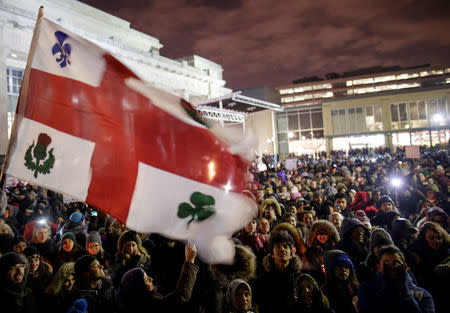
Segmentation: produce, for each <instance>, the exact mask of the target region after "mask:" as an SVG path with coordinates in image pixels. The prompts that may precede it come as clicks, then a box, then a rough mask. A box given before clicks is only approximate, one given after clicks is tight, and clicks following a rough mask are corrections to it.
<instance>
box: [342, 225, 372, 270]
mask: <svg viewBox="0 0 450 313" xmlns="http://www.w3.org/2000/svg"><path fill="white" fill-rule="evenodd" d="M358 226H361V227H362V228H363V230H364V240H363V242H362V244H360V245H358V244H355V243H354V242H353V238H352V231H353V229H355V228H356V227H358ZM340 236H341V241H340V242H339V243H338V244H337V245H336V249H340V250H342V251H344V252H345V253H347V254H348V256H349V257H350V259H351V260H352V262H353V264H354V265H355V266H357V265H358V264H359V263H361V262H363V261H364V260H365V259H366V258H367V255H368V254H369V238H370V232H369V229H368V228H367V227H366V226H365V225H364V224H363V223H362V222H361V221H360V220H358V219H356V218H344V220H343V221H342V226H341V231H340Z"/></svg>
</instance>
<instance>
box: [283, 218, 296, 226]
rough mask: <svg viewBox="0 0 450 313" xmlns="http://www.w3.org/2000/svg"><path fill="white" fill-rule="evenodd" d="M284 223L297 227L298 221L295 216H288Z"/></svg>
mask: <svg viewBox="0 0 450 313" xmlns="http://www.w3.org/2000/svg"><path fill="white" fill-rule="evenodd" d="M284 222H286V223H289V224H291V225H292V226H297V219H296V218H295V217H294V216H288V217H286V218H285V219H284Z"/></svg>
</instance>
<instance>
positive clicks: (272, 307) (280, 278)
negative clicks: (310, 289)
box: [254, 223, 302, 313]
mask: <svg viewBox="0 0 450 313" xmlns="http://www.w3.org/2000/svg"><path fill="white" fill-rule="evenodd" d="M299 241H301V237H300V233H299V232H298V230H297V229H296V228H295V227H294V226H292V225H291V224H288V223H281V224H279V225H278V226H277V227H276V228H274V229H273V230H272V233H271V235H270V239H269V245H270V254H268V255H267V256H266V257H265V258H264V260H263V272H262V273H261V274H260V275H259V277H258V279H257V280H256V282H255V285H254V290H255V302H256V303H257V305H258V307H259V309H260V312H263V313H266V312H288V311H289V310H291V309H292V307H293V305H294V303H295V296H296V288H297V287H296V285H295V282H296V278H297V277H298V276H299V275H300V271H301V269H302V262H301V260H300V258H299V257H298V256H297V255H296V251H297V249H298V247H297V246H298V245H297V246H296V243H297V242H299ZM274 299H276V301H274Z"/></svg>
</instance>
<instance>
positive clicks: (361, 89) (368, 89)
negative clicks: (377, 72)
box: [354, 87, 375, 94]
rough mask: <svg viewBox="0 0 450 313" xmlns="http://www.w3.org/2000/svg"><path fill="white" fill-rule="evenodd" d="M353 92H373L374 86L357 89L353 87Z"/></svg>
mask: <svg viewBox="0 0 450 313" xmlns="http://www.w3.org/2000/svg"><path fill="white" fill-rule="evenodd" d="M354 92H355V93H356V94H363V93H369V92H375V88H374V87H367V88H358V89H355V90H354Z"/></svg>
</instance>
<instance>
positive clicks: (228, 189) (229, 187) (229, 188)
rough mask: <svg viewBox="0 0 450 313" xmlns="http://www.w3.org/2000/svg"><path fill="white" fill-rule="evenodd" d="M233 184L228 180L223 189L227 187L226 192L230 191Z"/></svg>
mask: <svg viewBox="0 0 450 313" xmlns="http://www.w3.org/2000/svg"><path fill="white" fill-rule="evenodd" d="M231 188H232V187H231V184H230V182H228V183H227V184H226V185H225V186H224V187H223V189H225V192H228V191H230V190H231Z"/></svg>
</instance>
